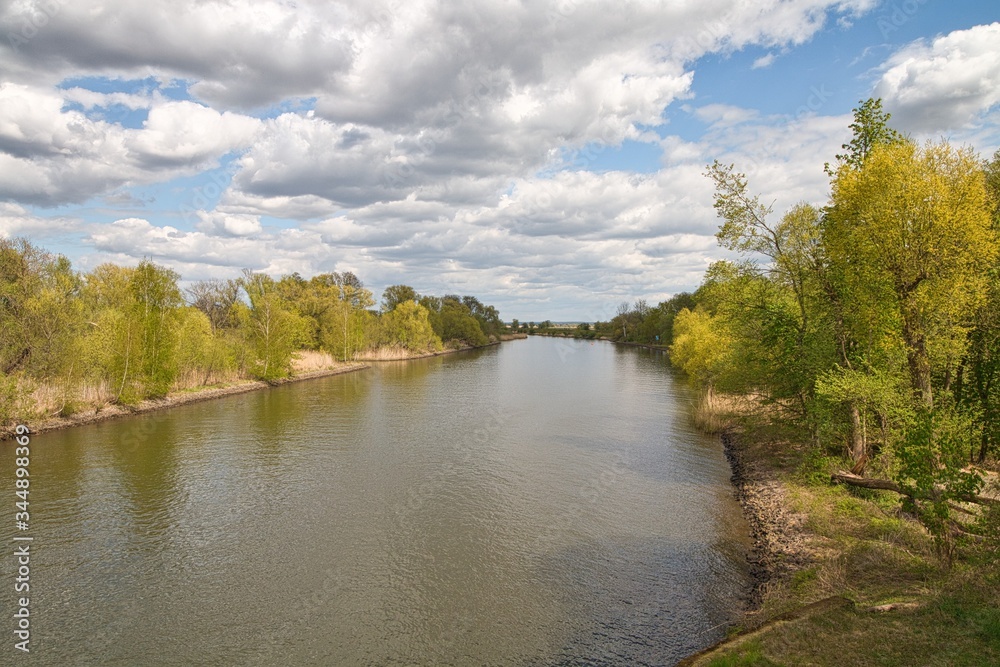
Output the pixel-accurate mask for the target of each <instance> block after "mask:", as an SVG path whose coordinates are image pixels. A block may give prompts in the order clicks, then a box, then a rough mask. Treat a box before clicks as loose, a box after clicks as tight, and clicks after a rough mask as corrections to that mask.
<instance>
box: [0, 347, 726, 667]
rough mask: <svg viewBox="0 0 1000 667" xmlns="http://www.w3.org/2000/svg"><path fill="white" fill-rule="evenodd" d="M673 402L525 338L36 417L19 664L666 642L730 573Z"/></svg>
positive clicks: (578, 648) (621, 357) (617, 655)
mask: <svg viewBox="0 0 1000 667" xmlns="http://www.w3.org/2000/svg"><path fill="white" fill-rule="evenodd" d="M691 400H692V397H691V395H690V394H689V393H688V391H687V390H686V389H685V388H684V387H683V386H681V385H679V384H678V383H676V382H675V381H674V379H673V378H672V376H671V374H670V372H669V371H668V369H667V368H666V363H665V360H664V359H663V358H662V356H661V355H660V354H658V353H653V352H648V351H642V350H635V349H622V348H617V347H615V346H613V345H610V344H600V343H599V344H590V343H575V342H569V341H557V340H551V339H529V340H526V341H517V342H512V343H506V344H504V345H502V346H500V347H499V348H492V349H488V350H484V351H481V352H475V353H463V354H460V355H450V356H445V357H438V358H433V359H426V360H418V361H412V362H397V363H392V364H387V365H383V366H378V367H376V368H373V369H371V370H369V371H363V372H360V373H351V374H347V375H341V376H335V377H330V378H324V379H320V380H313V381H308V382H303V383H298V384H293V385H287V386H284V387H280V388H276V389H273V390H269V391H264V392H257V393H252V394H244V395H239V396H233V397H229V398H225V399H220V400H217V401H210V402H205V403H198V404H193V405H189V406H184V407H180V408H176V409H173V410H169V411H165V412H160V413H155V414H149V415H145V416H142V417H137V418H134V419H129V420H123V421H117V422H109V423H106V424H99V425H95V426H91V427H82V428H77V429H71V430H68V431H65V432H56V433H50V434H43V435H39V436H35V437H34V439H33V442H32V464H31V466H32V486H31V508H32V521H33V523H32V532H33V534H34V536H35V547H34V548H35V556H34V557H33V559H32V565H33V568H32V584H31V585H32V590H31V593H32V614H33V623H32V630H33V635H32V649H33V650H32V656H31V658H32V663H33V664H38V665H91V664H93V665H174V664H176V665H184V664H200V665H234V664H246V665H414V664H416V665H439V664H450V665H579V664H595V665H598V664H606V665H616V664H621V665H643V664H649V665H664V664H671V663H672V662H675V661H676V660H678V659H680V658H681V657H683V656H684V655H686V654H689V653H691V652H693V651H696V650H698V649H700V648H702V647H704V646H706V645H708V644H710V643H712V642H713V641H715V640H716V639H718V638H719V637H720V636H721V635H722V634H723V632H724V626H725V624H726V623H727V622H729V621H731V620H733V619H734V617H735V611H737V610H738V609H739V607H740V600H741V596H742V594H743V592H744V590H745V587H746V572H745V570H744V567H743V562H744V560H743V559H744V553H745V548H746V542H745V537H744V536H745V534H746V527H745V525H744V524H743V522H742V519H741V518H740V513H739V508H738V506H737V505H736V503H735V501H734V500H733V496H732V491H731V489H730V487H729V484H728V477H729V471H728V468H727V465H726V462H725V460H724V458H723V456H722V452H721V448H720V446H719V444H718V441H717V439H715V438H710V437H706V436H703V435H701V434H699V433H697V432H696V431H695V430H694V429H693V428H692V427H691V425H690V423H689V421H688V418H687V416H686V414H687V413H686V411H687V409H688V404H689V403H690V402H691ZM9 445H10V443H4V445H3V446H0V459H2V461H3V473H2V477H0V488H8V489H9V488H13V478H12V476H11V471H12V469H13V460H12V459H13V447H12V446H9ZM8 523H9V522H4V523H2V524H0V537H3V538H4V539H5V541H6V543H8V544H10V543H11V538H12V537H13V534H12V531H11V530H10V528H9V527H8V525H7V524H8ZM2 572H3V577H4V581H3V582H0V583H2V586H3V588H4V589H5V590H8V591H11V590H12V589H13V569H12V567H11V561H10V559H9V558H8V559H6V561H5V562H4V563H3V570H2ZM0 603H2V604H3V605H4V606H3V607H2V608H0V611H2V612H3V615H4V616H5V617H6V618H10V617H11V615H12V614H13V610H11V609H10V607H11V606H12V604H13V600H12V595H4V596H0ZM8 612H9V613H8Z"/></svg>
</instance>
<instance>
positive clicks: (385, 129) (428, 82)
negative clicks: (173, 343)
mask: <svg viewBox="0 0 1000 667" xmlns="http://www.w3.org/2000/svg"><path fill="white" fill-rule="evenodd" d="M875 4H876V2H875V0H799V1H796V2H787V1H785V0H762V1H761V2H753V3H751V2H745V1H744V0H705V1H704V2H698V3H675V2H666V3H665V2H661V1H652V0H631V1H627V2H623V1H622V0H594V1H593V2H566V1H565V0H530V1H528V2H523V3H510V2H507V1H501V0H483V1H482V2H475V3H464V4H463V3H454V2H445V1H443V0H414V2H408V3H402V2H398V0H366V2H361V1H360V0H358V1H357V2H355V1H350V2H334V3H330V2H325V1H320V0H298V1H297V2H294V3H292V2H284V1H283V0H273V1H263V2H261V1H255V0H230V1H229V2H225V3H203V2H191V1H190V0H184V1H181V2H176V1H173V0H171V1H168V0H141V1H140V0H118V1H117V2H92V3H83V4H81V3H76V4H72V3H65V4H62V5H61V9H60V10H59V11H58V12H57V13H56V14H54V15H53V16H52V17H50V19H49V21H48V22H47V24H46V26H44V28H43V29H39V30H38V31H37V34H35V35H34V36H33V37H32V38H31V39H30V40H28V41H27V42H26V43H23V44H20V45H19V48H18V50H17V51H16V52H14V51H12V50H11V49H10V44H9V42H5V41H3V40H0V81H3V82H5V83H4V84H3V88H0V200H8V201H12V202H17V204H12V205H13V206H19V207H20V206H22V205H29V204H35V205H41V206H55V205H59V204H65V203H68V202H83V201H86V200H88V199H91V198H93V197H95V196H97V195H107V196H109V197H112V196H113V198H114V199H116V200H127V199H128V195H129V193H130V192H132V191H133V189H134V186H136V185H142V184H153V183H164V182H168V181H170V179H174V178H177V177H179V176H193V175H196V174H198V173H201V172H203V171H204V170H206V169H210V168H212V167H215V166H217V165H218V164H219V163H220V161H221V160H223V158H225V157H226V156H233V155H235V156H236V157H235V158H234V159H233V164H234V166H235V174H233V176H232V180H231V182H229V181H228V180H226V181H225V182H224V183H222V185H220V189H222V190H224V191H223V192H222V193H221V196H220V197H219V199H218V204H217V205H216V206H215V207H214V209H213V207H212V206H211V204H209V203H208V201H207V200H211V199H213V198H212V197H207V196H204V197H202V199H205V200H206V201H204V202H201V201H200V200H199V201H195V199H198V198H197V197H195V198H194V199H192V198H191V197H190V196H189V197H187V199H185V198H184V196H183V195H181V196H180V198H179V199H180V200H184V201H188V202H189V203H188V204H186V205H185V206H183V207H181V208H182V209H183V210H186V211H188V213H189V214H190V215H188V216H187V219H186V221H185V223H180V222H178V223H176V226H170V225H167V224H165V221H164V220H163V219H157V218H156V217H155V216H154V215H153V213H152V212H150V214H149V215H147V214H146V213H145V212H143V211H142V209H141V208H139V207H138V206H136V207H134V208H133V209H126V210H127V211H130V212H124V213H120V214H118V215H114V214H112V215H108V214H107V213H105V212H103V211H98V212H97V213H94V212H93V211H90V214H91V217H90V218H88V222H87V226H86V233H87V234H88V236H87V244H88V246H89V247H90V248H93V249H94V250H95V251H96V253H95V254H93V255H90V256H88V258H87V259H86V260H85V261H84V263H83V266H88V265H91V264H92V263H93V262H94V261H97V259H99V258H107V259H115V260H117V261H128V260H129V258H132V259H134V258H138V257H142V256H150V257H153V258H154V259H155V260H156V261H160V262H163V263H166V264H168V265H170V266H172V267H174V268H175V269H177V270H178V271H180V272H181V273H182V275H184V276H185V278H189V279H198V278H204V277H221V276H232V275H233V274H234V273H235V271H236V270H238V269H239V268H242V267H249V268H252V269H255V270H265V271H268V272H271V273H283V272H291V271H298V272H300V273H301V274H303V275H311V274H314V273H317V272H321V271H330V270H352V271H355V272H356V273H358V274H359V275H361V276H362V277H363V278H364V279H365V280H366V281H368V282H369V284H371V285H372V286H373V287H378V286H384V285H386V284H392V283H398V282H406V283H409V284H413V285H414V286H415V287H416V288H417V289H418V290H420V291H426V292H431V293H438V294H440V293H444V292H460V293H474V294H480V295H483V296H484V297H485V296H487V295H489V299H490V300H491V301H492V302H494V303H496V304H497V305H498V306H500V307H501V310H502V311H503V312H504V314H505V315H506V316H508V317H510V316H521V315H522V314H529V315H531V316H536V315H541V314H544V315H546V316H551V317H559V316H560V314H559V311H558V310H557V308H558V304H559V302H560V301H564V302H565V303H566V304H567V305H566V306H565V308H566V310H565V311H563V312H562V315H563V316H566V317H572V316H574V314H575V316H581V315H583V316H593V317H600V316H607V313H603V314H602V312H601V309H602V307H604V305H606V304H613V303H615V302H617V301H620V300H622V299H629V300H631V298H633V297H634V296H638V295H642V296H645V297H647V298H649V299H651V300H653V301H655V300H656V299H658V298H665V297H666V296H667V295H668V294H669V293H671V292H674V291H677V290H678V289H683V288H692V287H694V286H695V285H696V284H697V283H698V282H699V281H700V280H701V276H702V273H703V271H704V269H705V268H706V267H707V266H708V264H709V263H710V262H711V261H712V260H713V259H718V258H719V257H721V256H723V255H724V253H722V252H721V251H720V250H719V249H718V248H717V247H716V245H715V243H714V238H713V234H714V232H715V229H716V225H717V220H716V219H715V214H714V211H713V210H712V208H711V190H710V183H709V182H708V180H707V179H706V178H705V177H704V176H703V174H702V171H703V170H704V165H705V164H706V163H708V162H710V161H711V159H712V158H714V157H716V156H718V157H720V158H721V159H724V160H726V161H732V162H736V163H737V166H738V168H741V169H743V170H745V171H748V172H750V175H751V178H752V181H751V183H752V187H757V188H761V189H762V190H763V192H764V197H765V198H766V199H767V200H768V201H771V200H774V201H775V202H776V208H777V209H778V210H779V212H780V210H781V208H782V207H784V206H786V205H790V204H792V203H795V201H797V200H799V199H807V200H809V201H817V200H820V201H821V200H822V199H823V197H824V196H825V188H826V183H825V177H824V176H823V174H822V163H823V161H824V160H827V159H830V156H831V155H833V153H835V152H836V150H837V149H838V148H839V145H840V144H841V143H842V142H843V141H844V136H843V135H844V134H845V133H846V130H845V128H846V126H847V121H846V120H845V119H844V118H843V117H837V118H832V119H831V118H823V117H812V116H809V117H802V118H793V119H789V118H787V117H784V118H771V117H762V115H761V114H760V113H759V112H756V111H754V110H752V109H747V108H741V107H737V106H733V105H727V104H724V103H714V104H704V103H701V102H700V101H699V100H693V99H692V85H693V84H692V82H693V80H694V79H693V77H695V76H696V74H695V70H696V68H697V67H698V59H699V58H700V57H701V56H703V55H705V54H706V53H724V54H733V53H735V52H736V51H739V50H740V49H743V48H747V47H753V48H755V49H756V48H760V49H765V50H768V51H769V54H768V55H767V56H764V57H762V58H760V59H758V62H757V63H755V66H757V67H766V66H767V65H769V64H770V62H771V61H772V60H773V59H774V57H775V56H774V55H773V54H777V53H785V50H786V49H787V48H789V47H793V46H794V45H796V44H800V43H802V42H804V41H806V40H808V39H810V38H811V37H812V36H813V35H814V34H815V33H816V32H817V31H818V30H819V29H820V28H822V27H823V26H825V25H828V24H829V23H830V22H831V19H832V17H837V18H840V19H843V18H845V17H846V18H853V17H856V16H857V15H859V14H861V13H863V12H865V11H868V10H870V9H871V8H872V7H873V6H874V5H875ZM27 11H28V3H8V4H7V5H6V6H4V7H3V8H0V34H5V33H6V32H7V31H10V30H14V31H15V32H16V30H18V27H17V26H18V25H20V21H21V20H22V18H23V16H25V13H26V12H27ZM88 77H101V78H103V79H104V80H105V82H111V84H112V85H106V86H103V87H101V90H105V88H110V89H112V90H114V89H120V90H121V91H126V90H127V91H128V92H95V91H94V90H88V87H94V88H96V87H97V86H93V85H90V84H88V83H87V78H88ZM157 80H159V81H161V82H175V81H178V80H180V81H183V82H184V85H183V86H181V87H180V88H176V87H175V90H179V91H180V92H181V93H183V90H187V91H189V92H190V95H191V97H192V99H191V100H180V101H179V100H176V99H168V97H170V96H172V95H168V94H167V93H166V92H165V91H162V90H161V91H160V92H158V91H157V90H156V86H155V85H154V84H152V83H150V82H152V81H157ZM114 82H117V83H119V84H121V85H118V86H116V85H113V84H114ZM126 82H128V85H127V86H126ZM59 85H63V86H66V85H68V86H70V87H69V89H67V90H63V89H60V88H59V87H57V86H59ZM4 96H6V97H4ZM313 100H314V101H313ZM681 101H683V102H686V103H687V104H690V105H691V106H692V107H693V108H695V109H696V110H695V111H694V112H693V113H694V114H695V115H696V117H697V118H698V119H699V120H701V121H703V122H705V123H707V124H708V125H709V129H708V131H707V133H706V134H705V135H704V137H702V138H701V139H700V140H696V139H692V138H691V137H685V138H683V139H682V138H681V137H680V136H673V135H668V136H666V137H662V136H661V135H662V134H664V132H665V131H666V130H667V129H669V126H667V125H666V124H665V121H664V111H665V109H667V108H670V107H672V106H673V107H676V105H677V104H678V103H679V102H681ZM711 101H713V102H725V101H726V100H718V99H714V100H711ZM115 105H120V106H122V107H125V108H127V109H132V110H136V111H137V112H138V113H137V114H135V116H134V117H138V118H141V117H142V111H143V110H146V111H148V118H147V119H146V121H145V123H144V124H143V125H142V127H139V128H134V127H124V126H123V125H122V124H120V123H115V122H110V120H108V114H106V113H104V112H105V111H107V110H108V109H109V108H110V107H112V106H115ZM81 109H82V110H81ZM626 139H629V140H632V141H642V142H646V143H649V144H652V145H659V146H660V147H662V149H663V165H664V166H663V168H662V169H661V170H660V171H659V172H658V173H655V174H647V175H641V176H640V175H635V174H631V173H626V172H620V171H609V172H607V173H601V174H597V173H590V172H588V171H586V170H585V169H586V168H587V167H588V165H586V164H585V165H583V170H579V171H560V169H561V168H563V167H565V166H566V165H565V164H564V163H563V160H564V159H565V156H566V155H567V154H573V153H574V151H579V150H580V149H583V148H586V147H589V146H592V145H593V144H595V143H596V144H600V145H602V146H617V145H620V144H622V142H623V141H625V140H626ZM227 179H228V176H227ZM163 190H166V188H164V189H163ZM163 190H160V191H157V192H162V191H163ZM140 195H141V196H143V197H146V196H153V195H149V194H148V192H147V193H142V192H139V193H137V196H140ZM156 196H164V195H160V194H157V195H156ZM202 204H204V205H202ZM204 209H210V210H204ZM133 215H134V216H135V217H131V216H133ZM170 215H176V210H174V211H172V212H171V213H170ZM102 216H103V219H102ZM163 217H166V215H164V216H163ZM116 218H118V219H116ZM274 218H278V219H281V224H278V225H276V224H275V223H274V220H273V219H274ZM33 219H36V218H35V216H34V214H32V213H29V212H28V211H26V210H25V209H18V210H14V209H11V211H10V212H7V213H2V212H0V233H3V230H10V229H18V228H21V229H29V230H31V229H34V227H32V226H31V225H33V224H34V223H33V222H31V220H33ZM168 219H173V218H168ZM107 220H115V221H114V222H107ZM80 224H81V226H80V227H79V229H83V226H82V223H80ZM282 226H287V227H289V228H287V229H283V228H279V227H282ZM567 281H571V282H572V284H567ZM570 311H573V312H570Z"/></svg>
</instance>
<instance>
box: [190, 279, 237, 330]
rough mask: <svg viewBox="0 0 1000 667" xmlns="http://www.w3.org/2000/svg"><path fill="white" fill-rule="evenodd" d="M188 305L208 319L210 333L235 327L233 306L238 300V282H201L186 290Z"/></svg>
mask: <svg viewBox="0 0 1000 667" xmlns="http://www.w3.org/2000/svg"><path fill="white" fill-rule="evenodd" d="M187 293H188V303H190V304H191V305H192V306H194V307H195V308H197V309H198V310H200V311H201V312H203V313H204V314H205V315H206V316H207V317H208V322H209V324H210V325H211V327H212V331H213V332H215V331H219V330H220V329H224V328H232V327H235V326H236V322H235V321H234V319H233V314H232V310H233V305H234V304H236V302H237V301H238V300H239V298H240V283H239V281H238V280H202V281H199V282H196V283H194V284H193V285H191V287H189V288H188V289H187Z"/></svg>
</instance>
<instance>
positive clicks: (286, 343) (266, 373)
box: [0, 239, 505, 427]
mask: <svg viewBox="0 0 1000 667" xmlns="http://www.w3.org/2000/svg"><path fill="white" fill-rule="evenodd" d="M179 279H180V276H178V274H177V273H175V272H174V271H172V270H170V269H168V268H165V267H162V266H158V265H156V264H154V263H153V262H151V261H148V260H144V261H142V262H140V263H139V265H138V266H136V267H124V266H117V265H114V264H103V265H101V266H99V267H97V268H96V269H94V270H93V271H90V272H89V273H85V274H84V273H78V272H76V271H74V270H73V268H72V266H71V264H70V262H69V260H68V259H66V258H65V257H63V256H60V255H54V254H52V253H49V252H46V251H45V250H43V249H41V248H38V247H36V246H34V245H32V244H31V243H30V242H29V241H27V240H25V239H13V240H10V239H0V427H2V426H3V425H5V424H9V423H10V422H11V420H13V419H15V418H24V417H25V416H29V415H30V416H36V417H37V416H42V415H39V414H37V412H38V409H39V406H42V405H46V404H48V405H55V406H57V410H56V411H57V412H60V413H62V414H68V413H72V412H74V411H75V410H77V409H79V408H81V407H83V404H84V403H87V404H90V405H92V406H96V407H99V405H100V404H101V403H102V401H103V402H105V403H106V402H110V403H117V404H125V405H129V404H134V403H136V402H137V401H140V400H142V399H146V398H154V397H161V396H163V395H165V394H166V393H167V392H168V391H170V390H172V389H177V388H188V387H195V386H200V385H206V384H211V383H216V382H223V381H232V380H234V379H240V378H255V379H261V380H265V381H274V380H277V379H280V378H282V377H285V376H287V375H289V374H290V373H291V371H292V359H293V354H294V353H296V352H297V351H299V350H315V351H323V352H326V353H328V354H329V355H332V356H333V357H335V358H336V359H339V360H344V361H350V360H353V359H355V358H356V357H357V356H358V355H359V354H363V353H365V352H367V351H371V350H377V349H380V348H394V349H396V350H405V351H407V352H408V353H423V352H434V351H440V350H442V349H443V348H444V347H445V346H446V345H448V346H452V347H461V346H478V345H484V344H487V343H488V342H490V341H493V340H498V339H499V336H500V335H501V333H503V331H504V330H505V327H504V325H503V323H502V322H501V320H500V315H499V313H498V312H497V310H496V309H495V308H494V307H492V306H486V305H483V304H482V303H480V301H479V300H478V299H477V298H475V297H472V296H462V297H460V296H456V295H446V296H443V297H436V296H427V295H423V296H421V295H419V294H417V293H416V292H415V291H414V290H413V289H412V288H411V287H408V286H406V285H394V286H392V287H389V288H387V289H386V290H385V292H384V295H383V300H382V304H381V308H379V309H376V308H375V300H374V298H373V297H372V293H371V291H369V290H368V289H366V288H365V286H364V283H362V282H361V280H360V279H358V277H357V276H355V275H354V274H353V273H350V272H344V273H326V274H322V275H318V276H314V277H313V278H310V279H308V280H307V279H305V278H302V277H301V276H299V275H298V274H291V275H286V276H282V277H281V278H279V279H277V280H275V279H274V278H272V277H270V276H267V275H264V274H260V273H254V272H252V271H249V270H244V271H243V273H242V275H241V276H239V277H238V278H233V279H229V280H210V281H202V282H197V283H194V284H193V285H191V286H190V287H189V288H188V289H186V290H182V289H181V288H180V287H179V286H178V281H179Z"/></svg>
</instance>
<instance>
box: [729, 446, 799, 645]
mask: <svg viewBox="0 0 1000 667" xmlns="http://www.w3.org/2000/svg"><path fill="white" fill-rule="evenodd" d="M721 440H722V445H723V449H724V451H725V455H726V459H728V461H729V465H730V467H731V468H732V471H733V474H732V477H731V478H730V479H731V481H732V484H733V487H734V489H735V493H736V498H737V500H739V502H740V506H741V507H742V508H743V516H744V517H745V518H746V520H747V523H748V524H749V525H750V538H751V543H752V546H751V549H750V553H749V554H748V555H747V562H748V563H749V565H750V576H751V578H752V581H753V585H752V588H751V591H750V595H749V607H748V609H747V613H748V621H752V615H753V614H754V613H755V612H757V611H759V610H760V609H761V607H762V605H763V603H764V600H765V599H766V598H767V597H768V594H769V592H771V591H772V589H773V588H775V587H776V586H778V585H779V584H780V583H781V582H783V581H784V580H786V579H787V578H788V577H790V576H791V574H793V573H794V572H796V571H797V570H799V569H801V568H802V567H804V566H805V565H806V564H807V563H808V562H809V560H810V558H809V556H808V549H806V548H805V541H806V537H805V535H804V531H803V521H804V518H805V517H804V516H802V515H799V514H795V513H793V512H792V511H791V510H790V509H789V503H788V492H787V489H786V488H785V486H784V485H783V484H782V483H781V482H780V481H779V480H778V479H777V475H776V474H774V473H773V472H772V471H769V470H768V469H767V467H766V466H765V465H764V464H763V463H762V462H761V461H760V460H759V459H758V458H756V457H753V456H751V455H750V452H749V451H748V447H747V446H746V444H745V442H744V441H743V440H742V439H741V438H740V436H739V435H738V434H736V433H733V432H731V431H727V432H724V433H723V434H722V436H721ZM752 624H753V623H752V622H750V623H748V624H747V625H752Z"/></svg>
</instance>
